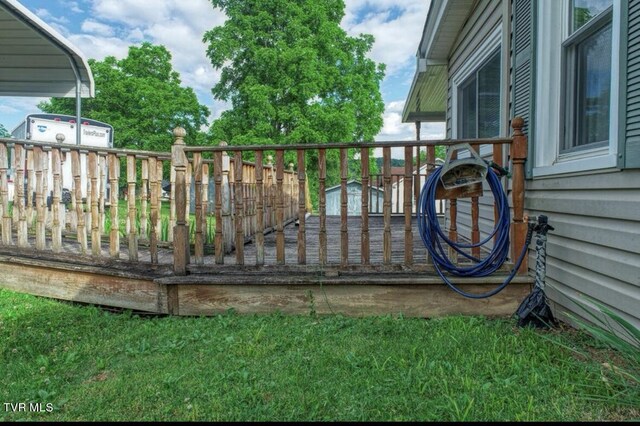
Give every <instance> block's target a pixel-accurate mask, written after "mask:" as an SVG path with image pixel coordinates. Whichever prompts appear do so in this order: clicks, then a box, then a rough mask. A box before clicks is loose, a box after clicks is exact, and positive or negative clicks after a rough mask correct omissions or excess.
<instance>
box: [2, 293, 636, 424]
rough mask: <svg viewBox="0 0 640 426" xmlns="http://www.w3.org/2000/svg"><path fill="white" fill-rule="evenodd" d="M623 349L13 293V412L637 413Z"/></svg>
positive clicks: (558, 336)
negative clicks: (625, 394)
mask: <svg viewBox="0 0 640 426" xmlns="http://www.w3.org/2000/svg"><path fill="white" fill-rule="evenodd" d="M559 343H561V344H562V345H560V344H559ZM570 348H576V349H577V350H579V351H580V352H584V353H588V354H589V355H588V356H586V357H583V356H579V355H577V354H576V353H575V352H574V351H573V350H571V349H570ZM611 357H614V359H615V355H614V354H612V353H611V352H609V351H607V350H604V349H602V348H598V346H597V344H596V342H595V341H594V340H592V339H591V338H589V337H587V336H585V335H583V334H581V333H579V332H575V331H569V330H564V331H557V330H554V331H552V332H540V331H535V330H531V329H518V328H516V327H515V326H514V321H513V320H509V319H487V318H482V317H461V316H452V317H445V318H438V319H430V320H425V319H413V318H402V317H390V316H386V317H375V318H360V319H356V318H346V317H342V316H326V317H320V316H315V315H313V311H312V310H311V312H310V315H307V316H285V315H281V314H273V315H246V316H245V315H237V314H233V313H228V314H225V315H220V316H216V317H210V318H186V317H138V316H136V315H132V314H131V313H124V314H113V313H108V312H105V311H103V310H101V309H99V308H96V307H92V306H79V305H74V304H70V303H62V302H57V301H53V300H47V299H42V298H37V297H33V296H28V295H22V294H17V293H12V292H9V291H6V290H0V377H1V378H2V386H0V404H2V405H0V420H4V421H16V420H41V421H54V420H58V421H65V420H67V421H69V420H88V421H97V420H113V421H115V420H120V421H124V420H153V421H168V420H209V421H216V420H217V421H220V420H230V421H232V420H245V421H248V420H282V421H285V420H290V421H293V420H362V421H374V420H426V421H429V420H431V421H434V420H442V421H449V420H466V421H473V420H515V421H543V420H561V421H569V420H575V421H587V420H625V419H637V418H638V416H639V411H638V409H637V408H634V407H626V408H625V407H620V406H618V405H617V404H616V400H615V398H614V395H615V393H616V392H617V391H618V389H616V386H615V385H613V384H612V382H611V381H609V380H607V379H606V377H605V376H606V369H604V368H603V366H602V363H603V362H605V361H607V360H610V359H611ZM634 389H635V390H636V391H637V386H636V388H634ZM587 394H591V395H594V396H596V397H601V398H602V400H592V399H590V398H589V397H587ZM19 402H24V403H30V402H32V403H43V404H45V405H43V406H42V407H43V409H45V410H46V408H47V407H48V408H50V409H51V410H52V411H51V412H42V413H34V412H17V413H16V412H11V410H10V409H7V404H6V403H14V404H15V403H19ZM47 403H48V404H52V405H50V406H47V405H46V404H47Z"/></svg>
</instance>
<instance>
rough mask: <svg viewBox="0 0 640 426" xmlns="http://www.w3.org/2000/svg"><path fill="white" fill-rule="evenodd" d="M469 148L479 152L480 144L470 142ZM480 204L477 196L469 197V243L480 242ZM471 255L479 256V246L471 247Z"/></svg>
mask: <svg viewBox="0 0 640 426" xmlns="http://www.w3.org/2000/svg"><path fill="white" fill-rule="evenodd" d="M471 149H473V150H474V151H475V152H477V153H480V146H479V145H478V144H472V145H471ZM479 221H480V206H479V200H478V197H471V243H472V244H477V243H479V242H480V226H479V223H478V222H479ZM471 255H472V256H474V257H476V258H479V257H480V247H473V248H472V249H471Z"/></svg>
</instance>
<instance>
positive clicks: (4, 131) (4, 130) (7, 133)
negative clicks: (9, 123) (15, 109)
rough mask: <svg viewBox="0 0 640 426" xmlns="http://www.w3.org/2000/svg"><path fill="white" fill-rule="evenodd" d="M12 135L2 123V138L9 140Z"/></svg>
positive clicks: (0, 127) (0, 136)
mask: <svg viewBox="0 0 640 426" xmlns="http://www.w3.org/2000/svg"><path fill="white" fill-rule="evenodd" d="M9 136H11V134H10V133H9V132H8V131H7V129H6V128H5V127H4V125H3V124H2V123H0V138H8V137H9Z"/></svg>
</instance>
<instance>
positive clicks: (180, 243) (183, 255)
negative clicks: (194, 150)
mask: <svg viewBox="0 0 640 426" xmlns="http://www.w3.org/2000/svg"><path fill="white" fill-rule="evenodd" d="M173 135H174V137H175V142H174V144H173V146H172V147H171V163H172V167H174V168H175V171H176V187H175V189H176V192H175V198H176V226H175V229H174V230H173V272H174V274H176V275H186V273H187V264H188V263H189V228H188V225H187V222H186V220H187V206H186V204H187V199H186V196H187V192H189V188H188V187H187V183H186V176H185V175H186V172H187V164H188V162H189V161H188V160H187V156H186V155H185V152H184V146H185V143H184V137H185V136H186V135H187V132H186V131H185V130H184V129H183V128H181V127H177V128H175V129H174V130H173Z"/></svg>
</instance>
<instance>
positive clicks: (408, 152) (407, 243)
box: [398, 146, 413, 265]
mask: <svg viewBox="0 0 640 426" xmlns="http://www.w3.org/2000/svg"><path fill="white" fill-rule="evenodd" d="M412 156H413V148H412V147H410V146H409V147H405V149H404V180H403V181H402V185H403V190H404V206H403V210H404V264H405V265H412V264H413V227H412V225H411V220H412V218H413V214H412V209H411V204H412V203H411V197H412V192H413V191H412V187H411V182H412V180H413V158H412ZM398 192H400V185H398Z"/></svg>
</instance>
